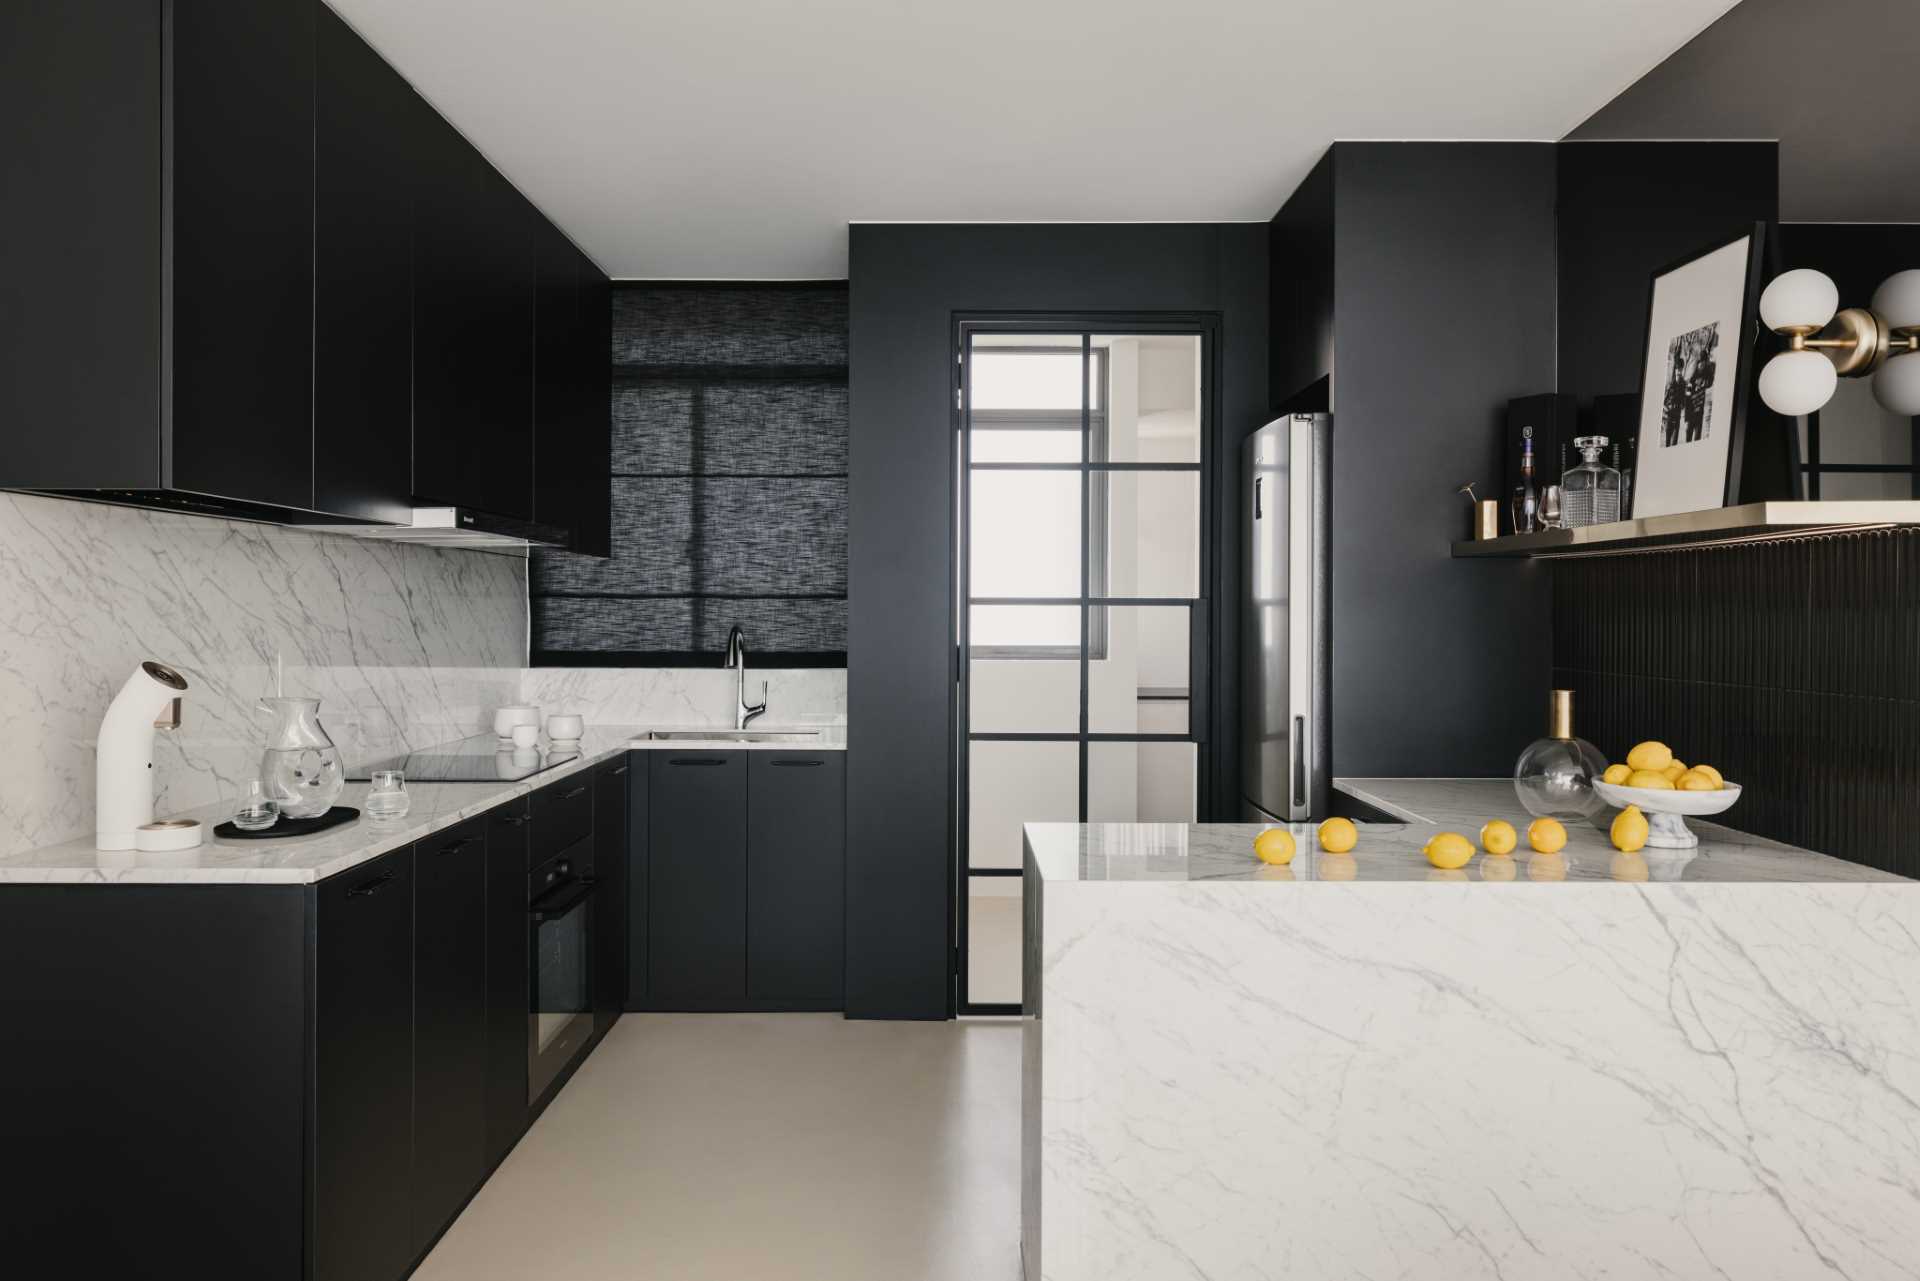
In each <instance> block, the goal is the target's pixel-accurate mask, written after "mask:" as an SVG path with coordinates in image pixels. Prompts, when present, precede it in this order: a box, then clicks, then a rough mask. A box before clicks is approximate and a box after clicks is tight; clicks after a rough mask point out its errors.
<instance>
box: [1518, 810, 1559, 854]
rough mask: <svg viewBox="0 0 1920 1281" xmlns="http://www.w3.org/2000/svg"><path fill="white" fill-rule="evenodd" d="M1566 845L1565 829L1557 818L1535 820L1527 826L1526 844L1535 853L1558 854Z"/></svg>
mask: <svg viewBox="0 0 1920 1281" xmlns="http://www.w3.org/2000/svg"><path fill="white" fill-rule="evenodd" d="M1566 843H1567V829H1566V828H1564V827H1562V826H1560V820H1559V819H1557V818H1536V819H1534V820H1533V822H1531V823H1529V824H1527V844H1529V845H1531V846H1533V848H1534V850H1535V852H1536V853H1540V854H1558V853H1559V852H1560V851H1561V849H1563V848H1564V847H1565V846H1566Z"/></svg>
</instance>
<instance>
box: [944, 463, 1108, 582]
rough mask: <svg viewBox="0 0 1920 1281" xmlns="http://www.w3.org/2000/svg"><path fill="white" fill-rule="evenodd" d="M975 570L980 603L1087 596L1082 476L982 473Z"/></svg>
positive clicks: (971, 534)
mask: <svg viewBox="0 0 1920 1281" xmlns="http://www.w3.org/2000/svg"><path fill="white" fill-rule="evenodd" d="M969 483H970V485H971V491H970V495H969V507H970V510H969V512H968V538H967V547H968V553H969V555H970V556H971V558H972V560H971V563H970V565H969V567H968V569H969V574H970V576H971V582H970V584H969V586H970V588H971V590H972V593H973V595H974V596H976V597H980V596H1078V595H1079V594H1080V473H1079V472H1077V471H976V472H974V473H973V474H972V476H971V477H970V481H969Z"/></svg>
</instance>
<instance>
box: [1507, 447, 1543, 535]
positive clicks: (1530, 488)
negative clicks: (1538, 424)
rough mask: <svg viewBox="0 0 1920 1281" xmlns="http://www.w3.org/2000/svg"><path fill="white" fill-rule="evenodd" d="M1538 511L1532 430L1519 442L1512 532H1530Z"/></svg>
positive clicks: (1533, 526)
mask: <svg viewBox="0 0 1920 1281" xmlns="http://www.w3.org/2000/svg"><path fill="white" fill-rule="evenodd" d="M1539 512H1540V491H1539V490H1537V489H1536V488H1534V484H1533V431H1532V430H1531V429H1528V431H1527V432H1526V435H1525V438H1524V439H1523V440H1522V441H1521V442H1520V484H1519V486H1518V487H1517V488H1516V489H1515V490H1514V491H1513V532H1514V533H1516V534H1531V533H1532V532H1533V531H1534V530H1535V529H1536V528H1537V527H1538V526H1537V524H1536V521H1537V518H1538V516H1539Z"/></svg>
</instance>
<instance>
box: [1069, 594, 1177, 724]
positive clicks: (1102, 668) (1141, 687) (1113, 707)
mask: <svg viewBox="0 0 1920 1281" xmlns="http://www.w3.org/2000/svg"><path fill="white" fill-rule="evenodd" d="M1098 608H1099V609H1100V612H1101V613H1102V614H1103V615H1104V616H1105V619H1106V649H1105V651H1104V653H1103V655H1101V656H1097V657H1095V658H1094V659H1093V660H1092V661H1091V662H1090V663H1088V664H1087V728H1088V729H1089V730H1091V731H1092V732H1093V733H1096V734H1184V733H1186V732H1187V702H1186V699H1187V695H1188V691H1187V685H1188V683H1189V681H1190V680H1191V679H1192V675H1191V664H1190V661H1189V655H1188V651H1189V649H1190V648H1191V646H1190V643H1189V642H1190V640H1191V637H1190V634H1189V624H1188V613H1187V607H1186V606H1184V605H1108V606H1102V607H1098Z"/></svg>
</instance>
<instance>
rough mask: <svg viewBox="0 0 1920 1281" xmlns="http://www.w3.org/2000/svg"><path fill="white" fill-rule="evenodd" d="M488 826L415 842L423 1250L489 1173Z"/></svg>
mask: <svg viewBox="0 0 1920 1281" xmlns="http://www.w3.org/2000/svg"><path fill="white" fill-rule="evenodd" d="M486 898H487V824H486V820H485V819H484V818H473V819H468V820H467V821H466V822H464V823H461V824H459V825H457V826H455V827H450V828H448V829H447V830H446V831H444V832H438V833H435V834H434V835H433V836H431V837H429V838H428V839H426V840H424V841H421V842H420V843H419V844H418V845H416V846H415V847H414V898H413V902H414V907H413V914H414V947H413V957H414V961H413V965H414V995H413V1020H414V1024H413V1034H414V1051H413V1248H414V1250H415V1251H420V1250H424V1249H425V1248H426V1247H427V1246H428V1245H429V1244H431V1243H432V1241H433V1239H434V1238H435V1237H436V1236H438V1235H439V1232H440V1229H442V1228H444V1227H445V1226H446V1225H447V1224H448V1222H450V1221H451V1220H452V1218H453V1216H454V1215H455V1214H456V1213H458V1212H459V1209H460V1207H461V1206H462V1205H463V1204H465V1202H466V1199H467V1196H468V1195H469V1194H470V1193H471V1192H472V1191H473V1190H474V1188H475V1187H477V1186H479V1183H480V1180H481V1179H482V1178H483V1177H484V1176H485V1175H486V1171H487V1163H486V1152H487V1103H486V1099H487V1041H488V1038H487V1022H488V1020H487V911H486Z"/></svg>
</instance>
